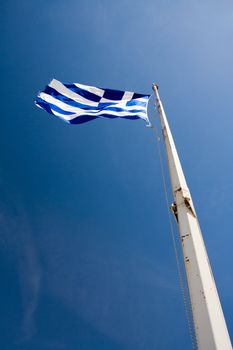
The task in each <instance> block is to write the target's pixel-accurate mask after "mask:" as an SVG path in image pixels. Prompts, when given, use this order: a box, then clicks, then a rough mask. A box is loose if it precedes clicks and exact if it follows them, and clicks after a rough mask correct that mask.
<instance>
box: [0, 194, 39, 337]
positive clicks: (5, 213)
mask: <svg viewBox="0 0 233 350" xmlns="http://www.w3.org/2000/svg"><path fill="white" fill-rule="evenodd" d="M0 227H1V234H0V246H1V250H4V251H5V253H6V255H7V256H8V257H9V264H12V265H13V268H14V269H16V271H17V272H18V279H19V286H20V290H21V301H22V310H23V315H22V323H21V325H20V329H21V331H20V339H19V341H20V342H21V343H24V342H26V341H27V340H29V339H30V338H31V337H32V336H33V335H34V334H35V333H36V324H35V319H34V315H35V311H36V309H37V306H38V302H39V295H40V285H41V267H40V263H39V260H38V254H37V249H36V245H35V242H34V239H33V236H32V229H31V225H30V221H29V219H28V216H27V213H26V211H25V209H24V208H23V206H22V204H20V201H19V200H18V199H17V198H13V197H12V196H11V195H10V194H9V193H7V194H6V195H5V200H4V199H3V200H2V201H1V202H0Z"/></svg>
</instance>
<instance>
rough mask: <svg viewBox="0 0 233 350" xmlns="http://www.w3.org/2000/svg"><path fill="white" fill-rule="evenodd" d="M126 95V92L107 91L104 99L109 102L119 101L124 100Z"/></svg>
mask: <svg viewBox="0 0 233 350" xmlns="http://www.w3.org/2000/svg"><path fill="white" fill-rule="evenodd" d="M124 93H125V92H124V91H119V90H111V89H105V92H104V95H103V97H104V98H107V99H108V100H114V101H118V100H121V99H122V97H123V95H124Z"/></svg>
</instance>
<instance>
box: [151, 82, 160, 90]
mask: <svg viewBox="0 0 233 350" xmlns="http://www.w3.org/2000/svg"><path fill="white" fill-rule="evenodd" d="M152 89H153V90H154V91H155V90H158V89H159V86H158V84H156V83H153V84H152Z"/></svg>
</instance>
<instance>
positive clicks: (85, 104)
mask: <svg viewBox="0 0 233 350" xmlns="http://www.w3.org/2000/svg"><path fill="white" fill-rule="evenodd" d="M149 97H150V95H142V94H137V93H134V92H130V91H119V90H112V89H102V88H98V87H94V86H88V85H83V84H76V83H73V84H65V83H61V82H60V81H58V80H56V79H53V80H52V81H51V82H50V83H49V85H47V86H46V88H45V90H44V91H42V92H40V93H39V94H38V96H37V98H36V101H35V103H36V105H37V106H38V107H40V108H43V109H44V110H46V111H47V112H49V113H50V114H53V115H55V116H57V117H59V118H61V119H63V120H64V121H66V122H67V123H69V124H81V123H85V122H87V121H89V120H93V119H96V118H102V117H103V118H124V119H144V120H146V121H147V122H149V120H148V117H147V104H148V100H149Z"/></svg>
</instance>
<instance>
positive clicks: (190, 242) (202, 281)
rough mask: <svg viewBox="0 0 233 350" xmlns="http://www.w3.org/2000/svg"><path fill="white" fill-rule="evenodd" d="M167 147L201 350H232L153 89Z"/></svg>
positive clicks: (166, 128) (175, 152) (182, 179)
mask: <svg viewBox="0 0 233 350" xmlns="http://www.w3.org/2000/svg"><path fill="white" fill-rule="evenodd" d="M152 88H153V90H154V93H155V97H156V102H157V108H158V112H159V116H160V122H161V127H162V131H163V137H164V142H165V147H166V153H167V160H168V167H169V173H170V179H171V185H172V191H173V196H174V204H173V210H174V211H175V213H176V217H177V221H178V226H179V232H180V240H181V246H182V251H183V259H184V265H185V271H186V276H187V283H188V290H189V297H190V303H191V309H192V315H193V321H194V328H195V334H196V339H197V345H198V349H199V350H232V346H231V341H230V337H229V334H228V330H227V326H226V322H225V319H224V315H223V311H222V307H221V304H220V300H219V297H218V292H217V289H216V285H215V282H214V277H213V274H212V271H211V267H210V263H209V260H208V256H207V252H206V249H205V244H204V241H203V238H202V234H201V230H200V227H199V224H198V219H197V216H196V212H195V209H194V206H193V202H192V198H191V194H190V192H189V189H188V186H187V183H186V180H185V177H184V173H183V170H182V167H181V163H180V160H179V157H178V154H177V150H176V147H175V143H174V140H173V137H172V134H171V131H170V128H169V125H168V121H167V118H166V115H165V112H164V109H163V105H162V103H161V100H160V97H159V93H158V86H157V85H156V84H153V86H152Z"/></svg>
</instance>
